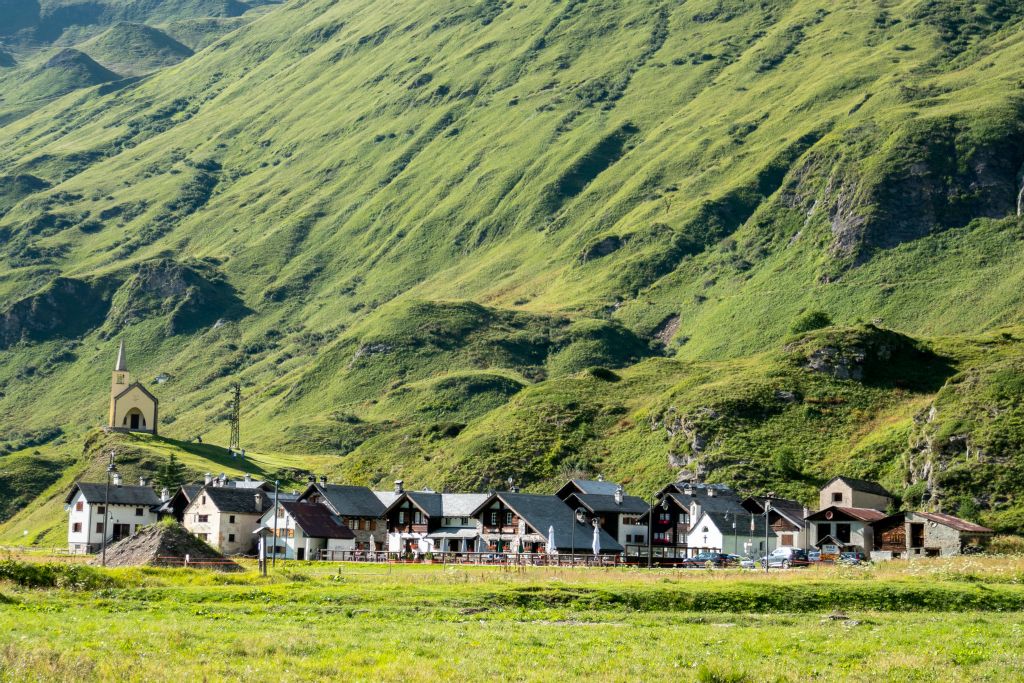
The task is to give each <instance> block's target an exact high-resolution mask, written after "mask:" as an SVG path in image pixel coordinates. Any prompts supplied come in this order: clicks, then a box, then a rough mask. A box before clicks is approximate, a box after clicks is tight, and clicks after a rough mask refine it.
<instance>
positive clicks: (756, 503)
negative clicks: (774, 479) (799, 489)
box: [743, 496, 813, 526]
mask: <svg viewBox="0 0 1024 683" xmlns="http://www.w3.org/2000/svg"><path fill="white" fill-rule="evenodd" d="M767 500H770V501H771V502H772V510H773V511H775V512H777V513H779V515H780V516H781V517H783V518H784V519H786V520H788V521H790V522H792V523H793V524H796V525H797V526H802V525H803V521H804V510H805V509H807V508H806V507H805V506H804V505H802V504H801V503H800V501H797V500H789V499H788V498H775V497H772V498H768V497H767V496H750V497H749V498H746V499H744V501H743V507H744V508H746V509H747V510H750V511H753V512H756V513H762V512H763V511H764V504H765V501H767ZM807 512H808V514H810V513H811V512H813V510H810V509H807Z"/></svg>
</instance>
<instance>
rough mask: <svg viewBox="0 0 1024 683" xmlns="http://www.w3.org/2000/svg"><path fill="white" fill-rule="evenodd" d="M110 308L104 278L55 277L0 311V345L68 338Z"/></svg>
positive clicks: (96, 322)
mask: <svg viewBox="0 0 1024 683" xmlns="http://www.w3.org/2000/svg"><path fill="white" fill-rule="evenodd" d="M109 308H110V294H109V291H108V287H107V285H106V283H105V282H102V281H101V282H99V283H96V282H86V281H84V280H77V279H75V278H66V277H58V278H56V279H54V280H53V281H52V282H50V284H48V285H47V286H46V287H44V288H43V289H41V290H40V291H39V292H37V293H36V294H33V295H32V296H29V297H26V298H24V299H21V300H20V301H17V302H15V303H14V304H13V305H11V306H10V307H8V308H7V310H5V311H3V312H0V349H6V348H9V347H11V346H13V345H14V344H17V343H18V342H20V341H22V340H25V341H31V342H42V341H48V340H50V339H57V338H67V339H71V338H74V337H77V336H80V335H82V334H84V333H85V332H87V331H88V330H90V329H93V328H95V327H98V326H99V325H100V324H102V322H103V319H104V317H105V316H106V314H107V310H108V309H109Z"/></svg>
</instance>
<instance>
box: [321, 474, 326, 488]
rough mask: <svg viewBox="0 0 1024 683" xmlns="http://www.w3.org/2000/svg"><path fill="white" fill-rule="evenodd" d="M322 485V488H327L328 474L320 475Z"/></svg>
mask: <svg viewBox="0 0 1024 683" xmlns="http://www.w3.org/2000/svg"><path fill="white" fill-rule="evenodd" d="M320 485H321V486H327V475H326V474H321V475H320Z"/></svg>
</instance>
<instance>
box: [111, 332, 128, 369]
mask: <svg viewBox="0 0 1024 683" xmlns="http://www.w3.org/2000/svg"><path fill="white" fill-rule="evenodd" d="M114 372H128V359H127V358H125V354H124V339H122V340H121V346H120V347H119V348H118V349H117V364H115V365H114Z"/></svg>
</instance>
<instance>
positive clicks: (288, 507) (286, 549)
mask: <svg viewBox="0 0 1024 683" xmlns="http://www.w3.org/2000/svg"><path fill="white" fill-rule="evenodd" d="M254 533H255V534H256V536H257V537H259V536H262V537H263V539H264V541H265V543H266V549H267V550H266V552H267V555H268V557H269V556H270V555H274V554H276V555H277V556H278V557H281V558H283V559H288V560H315V559H319V557H320V551H322V550H327V551H336V550H355V547H356V543H355V538H356V535H355V534H354V533H353V532H352V530H351V529H349V528H348V527H347V526H345V525H344V524H342V523H341V520H340V519H338V517H337V516H335V515H334V514H333V513H332V512H331V511H330V510H329V509H328V508H327V506H326V505H321V504H319V503H299V502H295V501H284V502H279V503H278V504H277V507H271V508H270V509H269V510H267V511H266V512H265V513H263V517H262V518H260V526H259V527H258V528H257V529H256V531H255V532H254Z"/></svg>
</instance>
